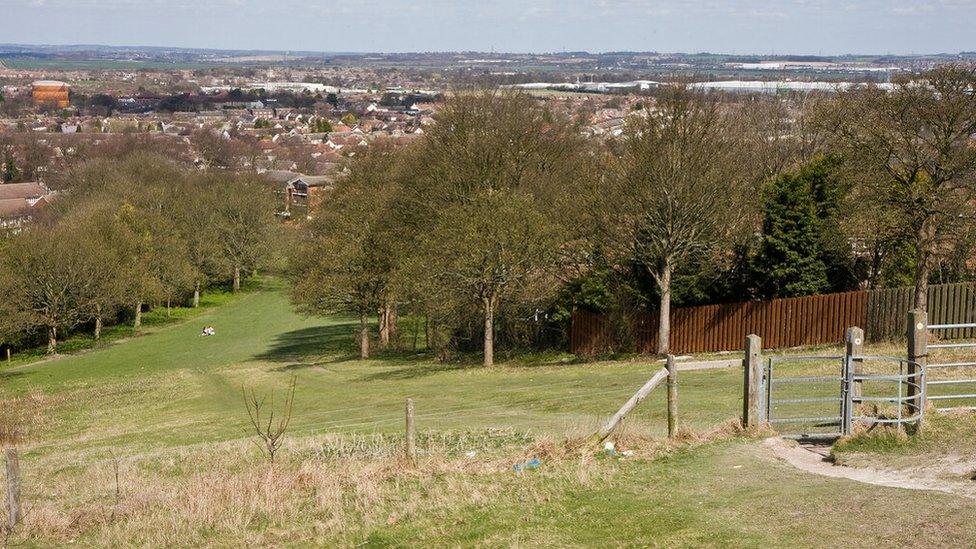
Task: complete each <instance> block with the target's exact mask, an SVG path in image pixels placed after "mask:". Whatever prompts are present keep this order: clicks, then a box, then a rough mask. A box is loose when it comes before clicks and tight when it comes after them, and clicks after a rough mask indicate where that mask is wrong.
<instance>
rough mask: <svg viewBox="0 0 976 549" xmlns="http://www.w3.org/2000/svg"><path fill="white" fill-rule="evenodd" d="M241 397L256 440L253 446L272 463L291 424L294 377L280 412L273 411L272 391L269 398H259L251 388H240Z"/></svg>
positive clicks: (273, 395)
mask: <svg viewBox="0 0 976 549" xmlns="http://www.w3.org/2000/svg"><path fill="white" fill-rule="evenodd" d="M241 395H242V396H243V398H244V407H245V408H246V409H247V417H248V419H249V420H250V421H251V427H252V428H253V429H254V434H255V435H256V436H257V438H258V440H257V441H255V444H256V445H257V446H258V448H260V449H261V450H262V451H263V452H265V453H266V454H267V455H268V461H270V462H271V463H274V460H275V455H277V453H278V450H280V449H281V445H282V443H284V441H285V432H287V431H288V424H289V423H291V414H292V408H293V406H294V404H295V377H294V376H292V378H291V381H290V382H289V384H288V387H287V388H286V389H285V402H284V404H283V406H282V407H281V410H276V409H275V391H274V390H272V391H271V393H270V397H268V396H262V397H259V396H258V394H257V391H255V390H254V389H253V388H252V389H251V390H247V389H246V388H245V387H243V386H242V387H241ZM276 419H277V421H276Z"/></svg>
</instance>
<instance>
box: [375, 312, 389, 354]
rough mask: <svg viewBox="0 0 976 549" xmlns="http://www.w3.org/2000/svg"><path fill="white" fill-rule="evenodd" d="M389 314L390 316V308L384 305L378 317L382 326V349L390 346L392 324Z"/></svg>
mask: <svg viewBox="0 0 976 549" xmlns="http://www.w3.org/2000/svg"><path fill="white" fill-rule="evenodd" d="M389 314H390V309H389V307H387V306H385V305H384V306H383V308H382V309H380V314H379V315H378V316H379V318H378V319H377V320H378V321H379V325H380V326H379V328H380V349H386V348H388V347H389V346H390V324H389V320H388V317H389Z"/></svg>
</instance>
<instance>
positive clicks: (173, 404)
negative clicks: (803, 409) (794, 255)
mask: <svg viewBox="0 0 976 549" xmlns="http://www.w3.org/2000/svg"><path fill="white" fill-rule="evenodd" d="M205 325H213V326H214V327H215V328H216V331H217V335H216V336H215V337H201V336H200V335H199V333H200V330H201V329H202V327H203V326H205ZM353 330H354V326H353V324H352V323H351V322H349V321H347V320H344V319H310V318H302V317H300V316H297V315H295V314H294V313H293V312H292V310H291V307H290V306H289V304H288V302H287V299H286V296H285V295H284V292H283V289H282V288H281V287H278V286H276V285H275V284H274V283H270V284H267V285H266V286H265V287H264V288H263V289H261V290H259V291H255V292H253V293H249V294H247V295H244V296H241V297H239V298H234V299H232V300H230V301H229V302H228V303H227V304H225V305H223V306H221V307H219V308H214V309H211V310H209V311H207V312H205V313H203V314H202V315H200V316H198V317H194V318H191V319H189V320H187V321H186V322H185V323H182V324H177V325H171V326H166V327H162V328H159V329H158V330H155V331H154V332H153V333H150V334H147V335H143V336H140V337H135V338H132V339H129V340H127V341H124V342H120V343H118V344H115V345H111V346H107V347H104V348H100V349H97V350H94V351H91V352H88V353H85V354H80V355H76V356H66V357H63V358H60V359H57V360H52V361H47V362H42V363H37V364H32V365H26V366H18V367H14V368H12V369H7V370H5V371H3V372H2V373H0V394H2V396H3V397H5V398H11V397H16V396H18V395H21V396H22V395H27V394H34V395H37V399H38V402H39V403H40V406H41V407H42V408H43V416H44V421H43V423H42V424H41V426H40V429H39V431H38V432H37V434H36V436H35V438H34V440H33V441H32V442H31V443H30V444H29V445H27V446H26V447H25V448H24V451H23V458H22V461H23V467H24V470H25V475H26V480H25V498H26V500H27V502H28V506H29V507H30V508H31V509H32V512H31V513H32V514H30V515H29V516H28V520H27V522H26V523H25V525H24V527H23V528H22V529H21V530H20V531H19V533H18V536H20V537H19V538H17V540H18V541H23V542H27V543H30V544H38V545H57V544H64V543H68V542H77V543H80V544H82V545H117V546H118V545H199V544H212V545H220V546H230V545H234V546H239V545H241V544H242V543H243V544H249V545H301V544H303V543H311V544H316V545H360V544H365V545H367V546H398V545H433V546H455V545H468V546H472V545H474V546H512V545H529V546H539V545H549V546H593V545H601V546H607V545H608V546H647V545H662V546H723V545H730V544H734V545H741V546H760V545H764V546H787V545H803V546H829V545H836V544H841V543H844V544H850V543H853V544H855V545H879V544H896V545H912V544H919V545H942V546H946V545H950V546H951V545H965V544H966V543H965V540H972V539H976V520H974V519H976V502H973V501H970V500H964V499H959V498H954V497H952V496H946V495H940V494H931V493H926V492H917V491H916V492H910V491H904V490H898V489H892V488H880V487H876V486H868V485H862V484H856V483H851V482H849V481H842V480H828V479H823V478H821V477H816V476H812V475H808V474H805V473H801V472H798V471H796V470H794V469H792V468H790V467H789V466H787V465H785V464H783V463H780V462H778V461H776V460H775V459H773V458H772V457H771V456H769V455H767V454H766V453H764V452H763V450H762V449H761V448H760V447H759V445H757V444H756V441H755V439H752V438H750V437H748V436H741V435H736V434H735V433H734V432H733V431H728V430H719V431H717V432H715V433H713V434H712V435H709V436H706V437H702V436H700V435H693V434H686V435H684V436H683V438H682V441H681V442H678V443H675V444H665V443H663V442H662V441H661V439H660V436H661V435H662V434H663V430H664V427H665V422H664V402H663V398H664V395H663V392H662V391H661V390H660V389H658V390H656V391H655V392H654V393H652V395H651V397H650V398H649V399H648V400H647V401H645V402H644V403H643V404H642V405H641V407H639V408H638V410H637V411H636V412H635V414H634V416H633V417H632V418H630V419H629V420H628V421H627V422H626V429H625V432H624V433H622V434H621V435H620V436H619V437H618V438H617V442H618V444H619V446H620V448H621V449H624V448H627V449H633V450H634V452H635V453H634V455H632V456H630V457H622V456H620V455H617V456H615V457H610V456H606V455H604V454H603V453H602V452H599V451H597V450H596V449H594V448H583V449H573V448H567V447H566V445H565V444H564V443H563V440H565V436H566V435H567V434H568V435H577V434H582V433H586V432H588V431H589V430H591V429H593V428H595V427H596V425H597V424H598V423H599V421H600V420H602V419H603V418H605V417H606V416H607V415H609V414H611V413H612V412H613V411H615V410H616V408H617V407H618V406H619V405H620V404H621V403H622V402H623V400H625V399H626V398H627V397H628V396H629V395H630V394H631V393H632V392H633V391H634V390H635V389H636V388H637V387H638V386H640V384H642V383H643V382H644V381H645V380H646V379H647V378H648V377H649V376H650V375H651V373H652V372H653V371H655V370H656V369H658V368H659V367H660V365H658V364H656V363H650V362H647V361H632V362H613V363H607V362H601V363H575V362H573V360H572V359H571V357H565V356H561V355H553V356H548V357H535V358H532V359H531V360H530V359H526V360H523V361H519V362H512V363H509V364H505V365H503V366H499V367H497V368H494V369H484V368H482V367H480V366H477V365H474V364H471V365H467V364H441V363H437V362H433V361H431V360H430V359H429V357H427V356H426V355H424V354H414V353H409V352H405V353H400V354H391V355H387V356H379V357H378V358H376V359H373V360H368V361H360V360H358V359H356V358H355V355H353V354H352V353H353V352H354V351H355V348H356V346H355V344H354V341H353V339H352V334H353ZM292 376H295V378H296V381H297V392H296V398H295V413H294V420H293V425H292V429H291V431H290V435H289V436H290V438H289V443H288V445H287V447H286V448H285V450H283V453H282V457H281V459H280V461H279V462H277V463H276V464H275V465H273V466H272V465H269V464H268V463H267V462H266V460H264V459H263V458H262V457H261V455H260V453H259V451H258V450H257V449H256V448H255V447H254V446H253V445H251V443H250V441H249V440H248V435H247V431H246V428H247V426H248V424H247V416H246V413H245V411H244V406H243V404H242V399H241V388H242V386H247V387H253V388H255V389H256V390H257V391H258V392H259V393H264V394H267V392H268V391H270V390H272V389H278V390H279V393H278V394H279V395H280V394H281V392H280V390H281V389H282V388H284V387H285V386H286V385H287V384H288V383H289V380H290V379H291V378H292ZM679 393H680V395H681V414H682V423H683V424H684V425H685V426H686V428H690V429H691V430H694V431H698V432H702V431H706V430H710V429H714V428H715V427H717V426H720V425H723V424H726V423H727V420H728V419H729V418H731V417H734V416H735V415H736V414H737V413H738V410H739V407H740V398H741V397H740V395H741V374H740V372H739V371H738V370H737V369H729V370H710V371H694V372H682V375H681V380H680V387H679ZM407 396H410V397H413V398H414V399H415V401H416V408H417V414H418V416H417V422H418V426H419V428H420V429H421V437H420V446H421V456H420V458H419V461H418V463H417V464H416V465H413V466H410V465H407V464H405V463H403V462H402V460H401V459H400V455H401V444H402V440H401V439H400V438H399V433H400V431H401V429H402V421H403V416H402V410H403V401H404V398H406V397H407ZM471 452H473V454H472V453H471ZM531 457H538V458H540V459H541V460H542V466H541V467H540V468H538V469H535V470H529V471H525V472H523V473H521V474H519V473H515V472H514V471H513V469H512V466H513V465H514V464H516V463H520V462H523V461H524V460H526V459H528V458H531ZM950 506H951V508H952V509H953V513H951V514H947V513H945V509H947V508H949V507H950ZM840 508H848V509H856V512H843V513H841V512H838V509H840ZM920 530H921V531H922V532H924V533H923V535H922V537H918V534H917V532H919V531H920Z"/></svg>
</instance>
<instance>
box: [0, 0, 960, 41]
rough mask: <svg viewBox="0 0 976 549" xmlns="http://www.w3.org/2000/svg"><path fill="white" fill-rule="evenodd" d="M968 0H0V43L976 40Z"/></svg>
mask: <svg viewBox="0 0 976 549" xmlns="http://www.w3.org/2000/svg"><path fill="white" fill-rule="evenodd" d="M974 24H976V0H861V1H854V0H481V1H476V0H456V1H449V0H346V1H342V0H329V1H326V2H322V1H319V0H261V1H256V0H0V43H20V44H103V45H127V46H171V47H194V48H221V49H262V50H281V51H298V50H306V51H325V52H418V51H496V52H558V51H582V50H585V51H590V52H605V51H621V50H629V51H659V52H704V51H709V52H719V53H736V54H770V53H775V54H823V55H835V54H842V53H870V54H885V53H895V54H909V53H943V52H948V53H955V52H959V51H974V50H976V30H974Z"/></svg>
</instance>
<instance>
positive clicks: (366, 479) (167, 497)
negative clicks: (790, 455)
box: [14, 422, 738, 546]
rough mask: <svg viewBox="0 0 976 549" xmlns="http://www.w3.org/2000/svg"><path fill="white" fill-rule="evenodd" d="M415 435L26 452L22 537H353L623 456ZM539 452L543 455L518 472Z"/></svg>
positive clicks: (571, 480) (334, 540) (599, 473)
mask: <svg viewBox="0 0 976 549" xmlns="http://www.w3.org/2000/svg"><path fill="white" fill-rule="evenodd" d="M731 425H732V423H731V422H730V423H729V424H728V425H726V426H723V427H722V428H720V429H716V430H715V431H713V432H710V433H704V434H693V433H691V432H689V431H684V432H683V434H682V436H681V437H679V438H678V439H676V440H674V441H670V442H668V441H661V440H658V439H654V438H651V437H647V436H646V435H642V434H641V433H639V432H628V431H627V430H626V429H624V430H622V431H621V432H619V433H616V434H615V435H616V436H617V437H618V438H617V439H616V440H617V441H618V445H620V446H626V447H627V448H629V449H633V450H634V454H633V455H634V457H635V458H638V457H640V458H646V457H653V456H655V455H658V454H660V453H661V452H667V451H671V450H673V449H675V448H679V447H688V446H693V445H697V444H702V443H705V442H708V441H712V440H715V439H717V438H720V437H728V436H732V435H734V434H737V432H738V431H737V430H736V429H735V428H733V427H732V426H731ZM419 442H420V444H419V450H420V451H419V453H418V457H417V460H416V462H415V464H413V465H411V464H409V463H407V462H406V461H405V460H403V459H401V456H402V439H400V438H398V437H395V436H390V435H365V436H363V435H359V436H355V435H348V436H339V435H326V436H324V437H314V438H306V439H302V440H291V441H289V442H288V443H287V444H286V446H285V448H284V450H283V452H282V453H281V456H280V459H279V460H278V461H277V462H276V463H274V464H271V463H268V462H267V460H266V459H264V458H262V456H261V454H260V453H259V452H258V451H256V450H255V449H254V447H253V445H251V444H250V443H249V442H247V441H235V442H229V443H223V444H219V445H212V446H208V447H193V448H188V449H183V450H174V451H172V452H169V453H167V454H165V455H156V456H144V457H133V458H122V459H119V460H117V461H113V460H106V461H102V462H96V463H93V464H87V465H75V464H72V463H70V462H67V461H65V462H58V461H57V458H42V459H41V460H40V462H32V461H30V460H26V462H25V463H24V469H25V474H26V478H25V487H24V488H25V494H24V495H25V502H26V507H27V517H26V520H25V521H24V524H23V526H22V527H21V529H20V530H19V531H18V532H16V534H15V538H14V541H19V542H28V543H39V544H55V545H56V544H65V543H79V544H82V545H100V546H101V545H112V546H130V545H139V546H147V545H152V546H186V545H201V544H204V545H225V544H243V545H277V544H285V543H289V542H292V543H293V542H295V540H308V541H309V542H311V543H317V544H354V543H358V542H359V541H361V540H362V539H363V538H364V537H365V536H366V535H368V533H369V532H370V531H372V530H374V529H376V528H382V527H385V526H389V525H393V524H396V523H397V522H399V521H403V520H412V519H413V520H426V521H428V522H430V521H432V520H433V522H434V523H437V521H439V520H444V521H450V520H453V519H452V517H454V516H456V515H457V512H458V511H459V510H461V509H464V508H469V507H471V506H486V505H493V504H506V503H508V504H511V505H532V504H533V503H538V502H542V501H545V500H546V498H547V497H549V495H550V494H551V493H552V492H553V491H554V490H559V489H562V488H571V487H595V486H601V485H606V484H608V483H610V482H612V478H613V475H614V473H615V471H616V469H617V467H616V465H615V464H616V461H615V460H607V459H604V458H605V456H604V455H602V452H601V451H600V450H599V448H596V447H594V446H593V445H585V444H582V443H581V442H580V440H579V439H556V438H552V437H541V438H529V437H527V435H524V434H521V433H517V432H512V431H497V432H493V431H489V432H478V433H453V434H452V433H423V434H422V436H421V437H420V441H419ZM465 448H477V450H475V452H476V454H475V455H474V456H471V457H469V455H468V454H467V452H462V451H461V450H463V449H465ZM533 457H536V458H539V459H540V460H541V461H542V463H543V466H542V467H540V468H539V469H537V470H534V471H531V473H528V472H527V473H523V474H516V473H514V472H513V470H512V467H513V465H514V464H515V463H520V462H523V461H525V460H526V459H530V458H533ZM116 470H117V472H118V483H117V484H116Z"/></svg>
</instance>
